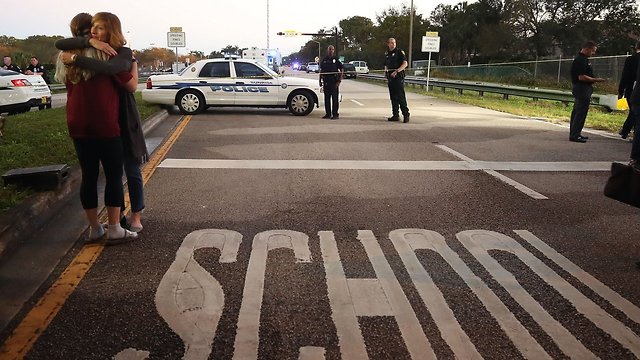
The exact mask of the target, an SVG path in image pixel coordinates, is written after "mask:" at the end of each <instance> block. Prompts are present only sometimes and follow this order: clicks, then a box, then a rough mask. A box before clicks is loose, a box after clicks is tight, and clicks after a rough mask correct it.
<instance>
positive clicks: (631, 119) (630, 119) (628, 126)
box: [620, 93, 636, 137]
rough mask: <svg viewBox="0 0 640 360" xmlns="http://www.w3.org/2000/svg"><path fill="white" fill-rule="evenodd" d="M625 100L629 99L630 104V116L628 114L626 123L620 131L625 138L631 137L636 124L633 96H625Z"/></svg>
mask: <svg viewBox="0 0 640 360" xmlns="http://www.w3.org/2000/svg"><path fill="white" fill-rule="evenodd" d="M624 98H625V99H627V103H628V104H629V114H627V119H626V120H625V121H624V124H622V129H620V135H624V136H625V137H626V136H627V135H629V133H630V132H631V129H633V128H634V126H635V124H636V116H635V114H634V113H633V109H632V108H631V99H630V98H631V94H628V93H627V94H624ZM633 133H634V135H633V136H635V134H636V132H635V130H634V132H633Z"/></svg>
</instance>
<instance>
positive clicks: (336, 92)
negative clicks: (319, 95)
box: [320, 45, 342, 120]
mask: <svg viewBox="0 0 640 360" xmlns="http://www.w3.org/2000/svg"><path fill="white" fill-rule="evenodd" d="M341 80H342V63H341V62H340V60H339V59H338V58H337V57H336V56H335V48H334V47H333V45H329V47H328V48H327V56H325V57H324V59H322V61H321V62H320V86H322V89H323V91H324V111H325V115H324V116H323V117H322V118H323V119H329V118H331V119H332V120H337V119H338V118H339V117H340V114H338V107H339V104H340V81H341Z"/></svg>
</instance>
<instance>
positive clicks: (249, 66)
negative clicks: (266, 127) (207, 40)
mask: <svg viewBox="0 0 640 360" xmlns="http://www.w3.org/2000/svg"><path fill="white" fill-rule="evenodd" d="M142 98H143V99H144V100H145V101H148V102H150V103H155V104H163V105H177V106H178V108H179V109H180V111H181V112H182V113H183V114H197V113H199V112H201V111H203V110H204V109H206V108H207V107H211V106H225V107H226V106H245V107H275V108H277V107H282V108H288V109H289V111H290V112H291V113H292V114H293V115H308V114H309V113H311V112H312V111H313V107H314V105H315V106H316V107H318V106H319V103H320V101H322V100H323V96H321V94H320V86H319V84H318V80H311V79H305V78H298V77H287V76H280V75H278V74H276V73H275V72H274V71H273V70H271V69H270V68H269V67H267V66H266V65H264V64H262V63H259V62H256V61H254V60H249V59H208V60H200V61H197V62H195V63H194V64H192V65H190V66H189V67H187V68H186V69H184V70H183V71H182V72H181V73H180V74H173V75H154V76H151V77H149V79H148V80H147V88H146V89H145V90H143V91H142Z"/></svg>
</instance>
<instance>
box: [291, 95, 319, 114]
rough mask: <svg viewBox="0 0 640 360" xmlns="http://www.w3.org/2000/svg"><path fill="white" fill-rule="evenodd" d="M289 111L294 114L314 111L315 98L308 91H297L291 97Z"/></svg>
mask: <svg viewBox="0 0 640 360" xmlns="http://www.w3.org/2000/svg"><path fill="white" fill-rule="evenodd" d="M289 111H291V113H292V114H293V115H297V116H305V115H309V113H311V111H313V98H312V97H311V95H310V94H309V93H307V92H297V93H295V94H293V96H291V98H290V99H289Z"/></svg>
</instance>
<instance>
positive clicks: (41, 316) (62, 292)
mask: <svg viewBox="0 0 640 360" xmlns="http://www.w3.org/2000/svg"><path fill="white" fill-rule="evenodd" d="M190 120H191V116H186V117H184V118H183V119H182V121H181V122H180V123H179V124H178V126H177V127H176V129H175V130H174V131H173V132H172V133H171V135H170V136H169V138H168V139H167V140H166V141H165V142H164V144H162V145H161V146H160V147H159V148H158V149H157V150H156V152H155V153H154V154H153V156H152V157H151V159H150V160H149V162H147V163H146V164H145V166H144V167H143V169H142V179H143V184H146V183H147V181H148V180H149V178H151V175H153V173H154V172H155V169H156V167H157V166H158V164H160V162H161V161H162V160H163V159H164V157H165V156H166V154H167V152H168V151H169V150H170V149H171V147H172V146H173V144H174V143H175V142H176V140H177V139H178V137H180V135H181V134H182V132H183V131H184V129H185V127H186V126H187V124H188V123H189V121H190ZM125 199H128V196H126V193H125ZM126 205H127V209H126V210H125V211H129V208H128V206H129V201H128V200H126ZM100 218H101V221H104V220H105V218H106V211H103V212H102V213H101V217H100ZM103 249H104V245H103V244H89V245H85V246H83V247H82V249H80V252H79V253H78V254H77V255H76V257H75V258H74V259H73V261H71V264H69V266H67V268H66V269H65V270H64V272H63V273H62V274H61V275H60V277H59V278H58V280H56V282H55V283H54V284H53V285H51V287H50V288H49V290H47V292H46V293H45V294H44V295H43V296H42V298H40V300H39V301H38V303H37V304H36V305H35V306H34V307H33V308H32V309H31V311H29V313H28V314H27V315H26V316H25V317H24V319H22V321H21V322H20V324H18V326H17V327H16V329H15V330H14V331H13V333H12V334H11V336H10V337H9V338H8V339H7V341H5V342H4V344H3V345H2V347H1V348H0V358H2V359H22V358H24V357H25V355H26V354H27V352H29V350H31V348H32V347H33V345H34V344H35V342H36V341H37V340H38V337H39V336H40V334H42V333H43V332H44V330H45V329H46V328H47V327H48V326H49V324H50V323H51V321H53V319H54V318H55V317H56V315H57V314H58V312H59V311H60V309H61V308H62V306H63V305H64V303H65V302H66V301H67V299H68V298H69V295H71V294H72V293H73V291H74V290H75V289H76V287H77V286H78V284H80V281H82V279H83V278H84V277H85V275H86V274H87V272H88V271H89V269H91V267H92V266H93V264H94V263H95V262H96V260H97V259H98V257H99V256H100V254H101V253H102V250H103Z"/></svg>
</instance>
